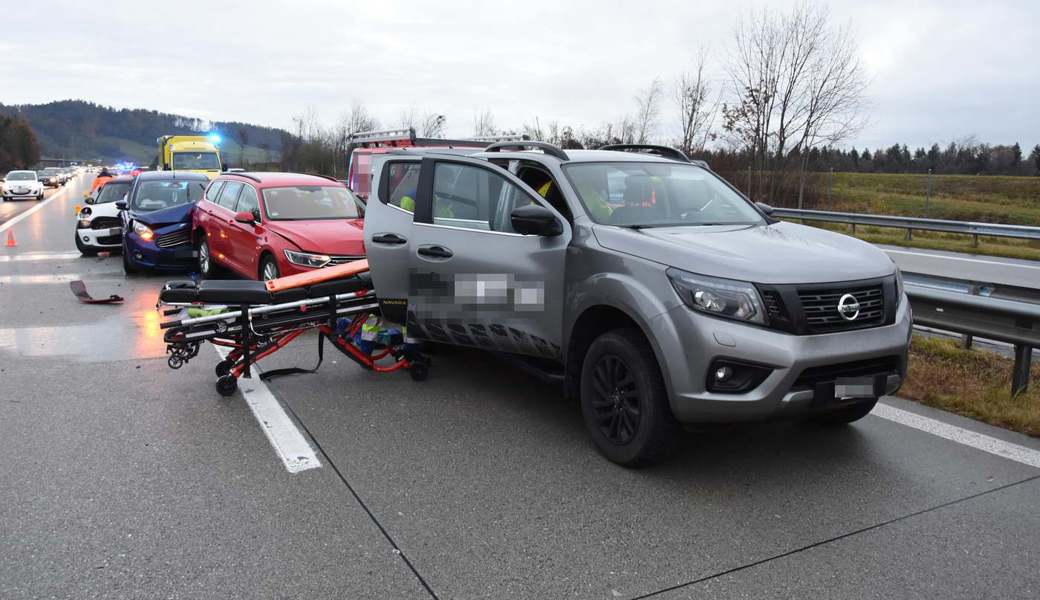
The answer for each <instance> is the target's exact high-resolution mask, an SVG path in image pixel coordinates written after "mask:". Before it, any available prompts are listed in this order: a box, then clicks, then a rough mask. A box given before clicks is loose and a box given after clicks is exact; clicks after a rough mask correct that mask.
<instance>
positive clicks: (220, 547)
mask: <svg viewBox="0 0 1040 600" xmlns="http://www.w3.org/2000/svg"><path fill="white" fill-rule="evenodd" d="M86 184H87V181H86V180H84V179H82V178H81V179H80V180H77V182H75V183H73V184H70V185H69V186H68V187H67V188H66V191H64V192H59V193H58V195H55V196H54V198H53V199H52V200H50V201H49V202H48V204H46V205H45V206H44V207H43V208H42V209H40V210H39V211H37V212H36V213H34V214H33V215H30V216H29V217H27V218H25V219H24V220H22V221H20V222H18V223H16V224H15V225H14V226H13V227H11V230H12V231H13V232H14V234H15V237H16V239H17V244H18V245H17V247H16V248H13V249H6V248H0V452H2V454H3V456H4V458H3V459H0V539H2V540H3V543H2V544H0V598H4V599H8V598H40V597H56V598H83V597H99V598H101V597H103V598H155V597H174V598H193V599H194V598H289V597H292V598H443V599H446V598H609V599H614V598H629V599H631V598H645V597H655V598H667V599H669V600H671V599H679V598H743V597H752V598H761V597H789V598H894V597H898V598H984V597H992V598H1035V597H1038V596H1040V570H1038V569H1037V568H1036V567H1037V565H1038V564H1040V512H1038V511H1037V510H1036V509H1035V506H1036V504H1037V503H1038V500H1040V480H1038V477H1040V469H1038V468H1037V467H1036V466H1035V464H1034V463H1031V462H1030V461H1031V460H1033V459H1034V458H1036V457H1038V456H1040V443H1038V442H1037V441H1036V440H1032V439H1029V438H1025V437H1023V436H1019V435H1016V434H1012V433H1008V432H1004V431H1000V430H996V429H994V428H991V427H988V426H984V425H980V424H977V423H974V422H971V421H968V420H966V419H961V418H958V417H954V416H951V415H946V414H944V413H941V412H938V411H934V410H930V409H926V408H923V407H919V406H916V405H913V404H910V403H906V402H903V401H900V400H898V399H887V400H886V402H885V405H886V407H888V410H889V413H893V411H894V414H902V415H904V417H902V419H903V421H906V422H910V421H907V419H906V418H905V415H911V417H913V416H923V417H925V419H924V422H926V424H927V423H931V424H938V425H941V426H945V427H948V428H949V430H951V431H954V433H953V434H950V435H948V436H947V437H941V435H937V434H935V433H934V432H933V433H928V432H926V431H922V430H921V428H920V427H918V428H914V427H913V426H907V424H906V423H904V422H899V419H895V420H894V419H893V418H891V417H886V418H882V417H880V416H871V417H868V418H866V419H864V420H863V421H861V422H859V423H857V424H856V425H853V426H851V427H848V428H844V429H838V430H835V429H822V428H818V427H812V426H809V425H805V424H798V423H782V424H771V425H755V426H744V427H736V428H728V429H717V430H711V431H706V432H700V433H695V434H691V435H690V436H688V438H687V439H686V441H685V443H684V446H683V449H682V452H681V453H680V455H679V456H678V457H677V458H676V459H675V460H673V461H671V462H669V463H668V464H665V465H662V466H659V467H655V468H652V469H645V470H641V471H629V470H625V469H622V468H619V467H616V466H614V465H612V464H611V463H609V462H606V461H605V460H603V459H602V458H600V457H599V456H598V455H597V454H596V452H595V451H594V449H593V448H592V447H591V445H590V443H589V441H588V439H587V437H586V435H585V433H584V430H583V427H582V423H581V418H580V413H579V411H578V410H577V409H576V407H575V406H573V405H572V404H570V403H568V402H566V401H565V400H563V399H562V398H561V396H560V394H559V393H558V391H557V390H556V389H555V388H553V387H551V386H546V385H544V384H542V383H539V382H537V381H535V380H533V379H531V378H530V377H528V376H527V375H525V374H523V373H520V372H517V371H515V370H512V369H510V368H508V367H506V366H503V365H502V364H500V363H499V362H497V361H496V360H494V359H492V358H491V357H489V356H487V355H483V354H480V353H476V352H470V351H465V350H454V351H449V352H446V353H442V354H438V355H437V356H436V357H435V363H434V368H433V370H432V374H431V378H430V380H429V381H427V382H424V383H415V382H413V381H412V380H411V379H410V378H409V377H408V376H407V375H406V374H404V373H397V374H391V375H375V374H372V373H367V372H362V371H360V370H359V369H358V368H356V367H355V366H354V365H353V364H351V363H349V362H348V361H346V360H345V359H343V358H342V357H336V356H333V355H332V354H331V353H327V354H326V361H325V364H324V365H323V366H322V368H321V370H319V371H318V372H317V373H316V374H313V375H300V376H292V377H285V378H281V379H276V380H273V381H272V382H271V383H270V384H269V386H267V387H264V388H263V390H266V389H268V387H269V390H270V392H271V393H273V400H272V402H274V403H275V405H276V408H279V409H284V413H285V415H286V418H287V423H288V425H289V426H291V427H293V428H295V429H298V432H299V433H300V434H301V435H302V436H303V439H304V440H305V442H306V444H309V446H310V447H311V448H312V449H313V452H314V454H315V456H316V458H317V460H318V461H320V467H318V468H308V469H306V470H301V471H299V472H296V473H290V472H289V470H287V468H286V466H285V464H284V463H283V461H281V460H279V457H278V455H277V453H276V451H275V449H274V448H273V447H272V444H271V442H269V440H268V437H266V435H265V428H269V427H270V426H271V424H270V423H265V424H264V425H261V424H259V423H258V422H257V420H256V418H255V417H254V411H253V410H251V407H250V406H248V405H247V401H252V400H254V399H255V398H253V397H252V396H250V397H248V398H247V397H243V394H242V393H238V394H236V395H235V396H233V397H232V398H230V399H222V398H220V397H219V396H218V395H217V394H216V392H215V391H214V388H213V382H214V375H213V366H214V364H215V363H216V362H217V355H216V353H215V352H214V351H213V349H212V348H210V347H203V348H202V350H201V352H200V354H199V356H198V357H197V358H196V359H195V360H193V361H191V362H190V363H189V364H188V365H186V366H185V367H184V368H183V369H181V370H179V371H172V370H170V369H168V368H167V366H166V360H165V355H164V347H163V345H162V343H161V335H160V332H159V329H158V317H157V316H156V313H155V312H154V310H153V308H154V303H155V296H156V293H157V289H158V286H159V285H160V284H161V282H162V281H163V280H164V279H165V277H163V276H145V277H132V278H125V277H124V276H123V274H122V270H121V265H120V258H119V256H118V255H117V256H111V257H98V258H82V257H79V256H78V254H77V253H76V252H75V246H74V244H73V238H72V232H73V223H74V220H73V216H72V206H73V205H74V204H75V203H76V202H77V201H78V199H79V198H80V197H81V191H80V188H82V187H83V186H85V185H86ZM0 227H3V225H0ZM3 237H6V231H0V239H2V238H3ZM74 278H79V279H82V280H83V281H85V282H86V284H87V288H88V290H89V291H90V292H91V293H92V294H93V295H94V296H95V297H103V296H107V295H109V294H111V293H117V294H119V295H122V296H123V297H125V298H126V299H127V302H126V303H125V304H123V305H121V306H86V305H80V304H78V303H77V302H76V300H75V298H74V297H73V296H72V294H71V292H70V291H69V289H68V281H69V280H70V279H74ZM315 360H316V339H315V338H313V337H307V338H301V340H299V341H298V342H296V344H295V345H294V346H291V347H290V348H288V349H286V350H285V351H283V352H280V353H278V354H276V355H275V356H273V357H272V359H271V361H270V364H269V365H267V366H268V368H277V367H280V366H296V365H299V366H311V365H313V364H314V361H315ZM245 387H249V386H245V385H243V388H245ZM257 389H259V388H257ZM247 393H248V394H256V393H258V392H257V391H253V392H247ZM911 421H912V419H911ZM926 428H927V427H926ZM937 431H939V432H940V433H941V432H942V431H945V430H943V429H942V428H941V427H940V428H939V429H938V430H937ZM958 432H959V433H958ZM979 434H981V437H980V435H979ZM973 435H974V436H976V438H972V436H973ZM961 438H963V439H961ZM971 439H976V441H977V440H978V439H982V440H983V441H985V443H986V444H990V445H991V446H992V444H996V445H997V446H996V447H997V448H998V450H1000V449H1001V448H1003V446H1001V444H1009V445H1008V446H1007V447H1010V448H1019V449H1020V450H1018V451H1017V452H1019V454H1017V455H1015V456H1013V458H1014V459H1009V458H1005V457H1003V456H1001V455H998V454H994V452H995V451H994V450H989V451H983V450H980V449H979V444H976V445H975V446H972V444H971V443H970V441H971ZM986 440H989V441H986ZM983 446H984V447H985V444H983ZM1030 453H1032V454H1030ZM1016 457H1017V458H1016Z"/></svg>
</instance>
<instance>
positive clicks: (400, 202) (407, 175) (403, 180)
mask: <svg viewBox="0 0 1040 600" xmlns="http://www.w3.org/2000/svg"><path fill="white" fill-rule="evenodd" d="M420 170H421V167H420V163H417V162H390V163H387V166H386V169H385V170H384V171H383V173H384V177H385V178H386V181H385V182H383V183H382V184H380V187H381V188H383V190H385V191H384V193H383V194H381V197H380V200H382V201H383V202H384V203H385V204H390V205H391V206H396V207H398V208H400V209H403V210H406V211H408V212H411V213H414V212H415V197H416V191H417V190H418V188H419V171H420Z"/></svg>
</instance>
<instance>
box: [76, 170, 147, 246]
mask: <svg viewBox="0 0 1040 600" xmlns="http://www.w3.org/2000/svg"><path fill="white" fill-rule="evenodd" d="M131 181H133V177H129V176H121V177H113V178H112V179H109V180H108V181H107V182H105V184H104V185H102V186H101V187H100V188H98V189H97V190H95V191H94V193H93V194H92V195H87V198H86V202H85V203H86V206H84V207H83V208H81V209H80V211H79V214H77V215H76V248H78V249H79V251H80V253H81V254H83V255H84V256H91V255H94V254H97V253H98V252H99V251H101V250H116V249H119V248H122V246H123V224H122V222H121V221H120V220H119V209H118V208H116V202H118V201H119V200H123V199H125V198H126V193H127V192H129V191H130V182H131Z"/></svg>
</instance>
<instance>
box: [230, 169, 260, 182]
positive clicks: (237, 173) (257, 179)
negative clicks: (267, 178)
mask: <svg viewBox="0 0 1040 600" xmlns="http://www.w3.org/2000/svg"><path fill="white" fill-rule="evenodd" d="M224 175H234V176H235V177H245V178H246V179H252V180H253V181H255V182H257V183H263V181H260V178H259V177H257V176H256V175H253V174H252V173H243V172H242V171H231V170H228V171H224Z"/></svg>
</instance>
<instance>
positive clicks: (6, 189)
mask: <svg viewBox="0 0 1040 600" xmlns="http://www.w3.org/2000/svg"><path fill="white" fill-rule="evenodd" d="M3 196H4V200H5V201H7V200H43V183H41V182H40V180H39V179H38V178H37V177H36V171H11V172H10V173H8V174H7V177H4V184H3Z"/></svg>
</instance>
